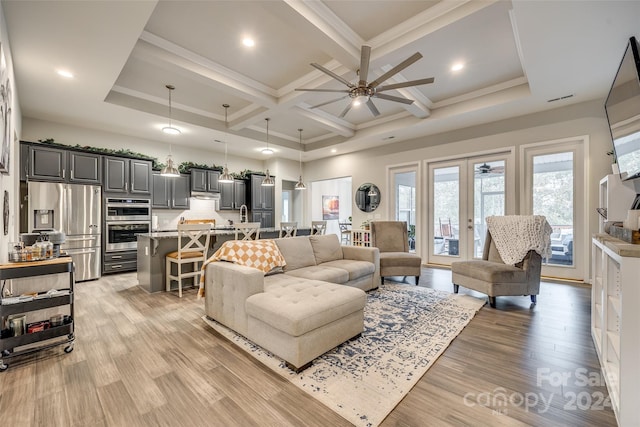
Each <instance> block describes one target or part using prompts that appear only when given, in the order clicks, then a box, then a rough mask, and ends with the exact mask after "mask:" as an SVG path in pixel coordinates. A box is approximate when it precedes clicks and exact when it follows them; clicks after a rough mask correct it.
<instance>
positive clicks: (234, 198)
mask: <svg viewBox="0 0 640 427" xmlns="http://www.w3.org/2000/svg"><path fill="white" fill-rule="evenodd" d="M219 185H220V206H219V209H220V210H221V211H231V210H236V211H237V210H238V209H240V206H242V205H244V204H246V203H247V183H246V182H245V180H243V179H234V180H233V182H221V183H220V184H219Z"/></svg>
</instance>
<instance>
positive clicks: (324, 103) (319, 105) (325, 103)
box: [309, 95, 349, 108]
mask: <svg viewBox="0 0 640 427" xmlns="http://www.w3.org/2000/svg"><path fill="white" fill-rule="evenodd" d="M348 97H349V95H347V96H341V97H340V98H336V99H332V100H331V101H327V102H323V103H322V104H318V105H314V106H313V107H309V108H318V107H322V106H323V105H327V104H331V103H332V102H336V101H340V100H343V99H345V98H348Z"/></svg>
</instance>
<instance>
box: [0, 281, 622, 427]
mask: <svg viewBox="0 0 640 427" xmlns="http://www.w3.org/2000/svg"><path fill="white" fill-rule="evenodd" d="M408 280H409V281H411V283H413V282H412V281H413V278H410V279H408ZM420 285H421V286H428V287H434V288H438V289H445V290H451V275H450V272H449V271H446V270H436V269H424V270H423V275H422V277H421V279H420ZM407 286H413V285H407ZM461 292H464V290H462V289H461ZM469 293H471V292H469ZM76 294H77V297H76V305H75V309H76V324H77V326H76V335H77V340H76V345H75V350H74V351H73V352H72V353H70V354H65V353H64V352H63V351H62V350H63V348H62V347H56V348H54V349H50V350H46V351H43V352H40V353H37V354H36V355H32V356H26V357H24V358H22V359H18V358H16V359H11V360H9V362H10V367H9V369H8V370H7V371H6V372H3V373H0V422H1V424H2V425H3V426H58V425H59V426H251V425H255V426H348V425H350V424H349V423H348V422H347V421H345V420H344V419H342V418H341V417H340V416H338V415H336V414H335V413H334V412H333V411H331V410H329V409H328V408H326V407H324V406H323V405H321V404H320V403H318V402H317V401H316V400H314V399H313V398H311V397H310V396H308V395H307V394H305V393H304V392H302V391H300V390H299V389H298V388H296V387H295V386H293V385H291V384H290V383H288V382H287V381H286V380H284V379H282V378H281V377H279V376H278V375H277V374H274V373H273V372H272V371H270V370H269V369H268V368H265V367H263V366H262V365H261V364H260V363H258V362H256V361H255V360H254V359H252V358H251V357H250V356H248V355H246V354H245V353H244V352H243V351H241V350H239V349H237V348H236V347H235V346H234V345H233V344H231V343H230V342H228V341H226V340H225V339H224V338H222V337H221V336H220V335H218V334H217V333H215V332H213V331H212V330H211V329H210V328H209V327H207V325H206V324H205V323H204V322H203V321H202V320H201V316H202V315H203V314H204V308H203V302H202V301H197V300H196V298H195V291H194V290H188V291H187V292H186V293H185V295H184V297H183V298H182V299H178V298H177V296H176V295H175V294H166V293H159V294H151V295H150V294H147V293H146V292H145V291H143V290H141V289H139V288H138V287H137V286H136V276H135V274H119V275H111V276H105V277H103V278H102V279H100V280H97V281H92V282H84V283H79V284H77V289H76ZM474 295H478V294H474ZM589 301H590V290H589V288H588V287H584V286H576V285H566V284H552V283H543V284H542V290H541V294H540V295H539V297H538V305H537V306H535V307H534V308H530V306H529V300H528V298H524V297H504V298H498V302H497V304H498V308H497V309H496V310H494V309H491V308H489V306H488V305H485V307H484V308H482V309H481V310H480V312H479V313H478V314H477V315H476V317H475V318H474V319H473V320H472V321H471V323H470V324H469V325H468V326H467V327H466V328H465V329H464V331H463V332H462V333H461V334H460V335H459V336H458V337H457V338H456V339H455V340H454V341H453V343H452V344H451V345H450V346H449V348H448V349H447V350H446V351H445V353H444V354H443V355H442V356H441V357H440V358H439V359H438V361H437V362H436V363H435V364H434V365H433V366H432V367H431V369H430V370H429V371H428V372H427V373H426V374H425V376H424V377H423V378H422V379H421V380H420V381H419V382H418V384H417V385H416V386H415V387H414V389H413V390H412V391H411V392H410V393H409V394H408V395H407V396H406V397H405V399H404V400H403V401H402V402H401V403H400V404H399V405H398V406H397V407H396V409H395V410H394V411H393V412H392V413H391V414H390V415H389V416H388V417H387V419H386V420H385V421H384V423H383V426H402V427H407V426H480V425H484V426H502V425H508V426H513V425H532V426H561V425H562V426H564V425H566V426H614V425H616V423H615V417H614V415H613V412H612V410H611V408H610V407H605V408H598V407H597V406H598V405H597V404H598V403H601V402H599V397H600V396H602V395H604V397H607V396H608V394H607V390H606V387H604V386H603V384H600V385H594V386H586V387H580V386H579V383H580V380H581V379H582V378H583V377H584V376H589V375H591V377H592V378H593V377H594V376H596V377H597V376H598V375H599V372H600V371H599V364H598V360H597V356H596V354H595V350H594V347H593V343H592V341H591V336H590V333H589V319H590V309H589ZM577 370H580V371H577ZM562 375H565V376H568V377H569V378H567V379H566V380H565V381H564V383H562V382H561V381H559V382H558V383H557V384H552V383H551V381H549V379H552V380H553V379H558V378H559V377H560V376H562ZM596 382H597V381H596ZM496 396H497V397H500V396H503V397H506V400H507V404H505V405H502V406H500V405H499V404H500V403H501V402H503V401H501V400H497V402H494V403H496V405H495V406H493V409H492V407H486V406H487V405H490V404H491V400H492V398H494V397H496ZM487 398H488V399H487ZM523 399H524V400H523ZM536 399H537V400H538V404H537V405H535V402H536ZM542 399H544V402H547V403H549V402H550V404H549V405H548V406H547V405H545V404H544V403H543V401H542ZM494 400H495V399H494ZM525 401H526V402H528V404H527V405H526V404H525ZM482 402H487V403H485V405H484V406H483V405H481V404H480V403H482ZM578 407H583V408H584V407H589V408H591V409H582V410H581V409H578ZM573 408H575V409H573Z"/></svg>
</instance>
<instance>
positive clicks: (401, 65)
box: [369, 52, 422, 88]
mask: <svg viewBox="0 0 640 427" xmlns="http://www.w3.org/2000/svg"><path fill="white" fill-rule="evenodd" d="M420 58H422V54H420V52H416V53H414V54H413V55H411V56H410V57H408V58H407V59H405V60H404V61H402V62H401V63H399V64H398V65H396V66H395V67H393V68H392V69H390V70H389V71H387V72H386V73H384V74H383V75H381V76H380V77H378V78H377V79H375V80H374V81H372V82H371V83H369V87H372V88H374V87H376V86H378V85H379V84H380V83H382V82H383V81H385V80H387V79H388V78H389V77H391V76H393V75H394V74H398V73H399V72H400V71H402V70H404V69H405V68H407V67H408V66H409V65H411V64H413V63H414V62H416V61H417V60H418V59H420Z"/></svg>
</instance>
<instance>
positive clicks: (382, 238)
mask: <svg viewBox="0 0 640 427" xmlns="http://www.w3.org/2000/svg"><path fill="white" fill-rule="evenodd" d="M371 244H372V246H374V247H376V248H378V250H379V251H380V281H381V283H384V278H385V277H389V276H405V277H406V276H414V277H415V278H416V285H417V284H418V281H419V280H420V267H421V265H422V258H420V256H419V255H417V254H414V253H410V252H409V236H408V231H407V223H406V221H371Z"/></svg>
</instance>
